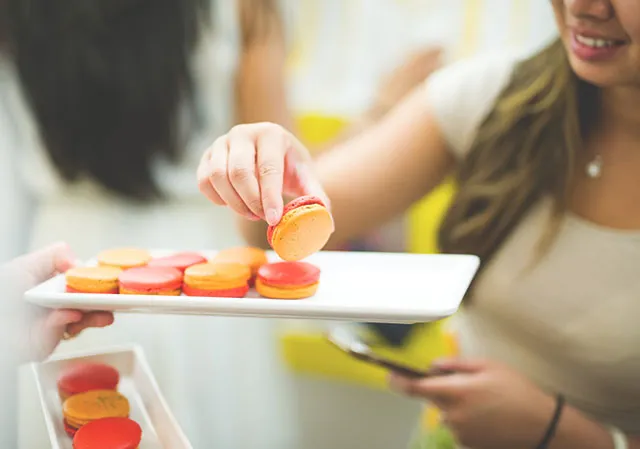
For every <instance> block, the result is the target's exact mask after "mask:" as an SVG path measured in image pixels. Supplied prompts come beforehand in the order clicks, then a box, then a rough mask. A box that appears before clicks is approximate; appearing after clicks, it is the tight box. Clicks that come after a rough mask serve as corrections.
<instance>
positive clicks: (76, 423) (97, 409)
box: [62, 390, 131, 435]
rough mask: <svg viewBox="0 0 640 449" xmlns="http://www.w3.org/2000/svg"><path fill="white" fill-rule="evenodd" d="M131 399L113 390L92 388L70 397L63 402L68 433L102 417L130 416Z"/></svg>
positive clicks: (63, 412)
mask: <svg viewBox="0 0 640 449" xmlns="http://www.w3.org/2000/svg"><path fill="white" fill-rule="evenodd" d="M130 411H131V407H130V405H129V400H128V399H127V398H126V397H124V396H123V395H122V394H120V393H118V392H117V391H113V390H92V391H87V392H86V393H80V394H76V395H74V396H71V397H69V398H68V399H67V400H66V401H64V403H63V404H62V414H63V415H64V425H65V429H66V430H67V433H68V434H70V435H71V434H73V433H75V431H77V430H78V429H80V428H81V427H82V426H84V425H86V424H88V423H90V422H92V421H95V420H97V419H102V418H128V417H129V413H130Z"/></svg>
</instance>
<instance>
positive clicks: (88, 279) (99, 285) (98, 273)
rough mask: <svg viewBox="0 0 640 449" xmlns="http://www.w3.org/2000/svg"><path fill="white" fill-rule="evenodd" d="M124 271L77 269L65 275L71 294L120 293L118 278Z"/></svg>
mask: <svg viewBox="0 0 640 449" xmlns="http://www.w3.org/2000/svg"><path fill="white" fill-rule="evenodd" d="M121 272H122V270H121V269H120V268H116V267H77V268H71V269H70V270H68V271H67V272H66V274H65V276H66V280H67V292H69V293H118V276H120V273H121Z"/></svg>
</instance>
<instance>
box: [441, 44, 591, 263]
mask: <svg viewBox="0 0 640 449" xmlns="http://www.w3.org/2000/svg"><path fill="white" fill-rule="evenodd" d="M598 102H599V90H598V89H597V88H596V87H595V86H593V85H590V84H587V83H586V82H584V81H582V80H580V79H578V78H577V76H576V75H575V74H574V73H573V71H572V70H571V67H570V66H569V61H568V59H567V55H566V52H565V49H564V48H563V44H562V42H561V41H560V40H557V41H555V42H553V43H552V44H550V45H549V46H548V47H546V48H544V49H543V50H542V51H540V52H539V53H538V54H536V55H535V56H533V57H531V58H529V59H527V60H524V61H522V62H521V63H520V64H519V65H518V66H517V67H516V68H515V69H514V73H513V75H512V78H511V80H510V82H509V84H508V85H507V87H506V88H505V89H504V90H503V92H502V93H501V94H500V95H499V97H498V99H497V101H496V103H495V105H494V108H493V110H492V111H491V112H490V113H489V114H488V116H487V117H486V119H485V120H484V122H483V123H482V125H481V127H480V129H479V131H478V134H477V137H476V139H475V141H474V143H473V145H472V148H471V150H470V152H469V154H468V157H466V158H465V159H464V161H463V162H462V163H461V165H460V167H459V170H458V172H457V177H456V181H457V193H456V194H455V195H454V198H453V201H452V204H451V206H450V208H449V210H448V212H447V213H446V215H445V218H444V220H443V222H442V225H441V228H440V232H439V236H438V237H439V245H440V249H441V250H442V251H443V252H448V253H458V254H475V255H477V256H479V257H480V258H481V260H482V262H483V266H486V263H487V262H488V261H489V260H490V259H491V258H492V257H493V256H494V254H495V253H496V251H497V250H498V249H499V248H500V246H501V245H502V244H503V243H504V241H505V239H506V238H507V237H508V236H509V235H510V234H511V232H512V231H513V230H514V228H515V227H516V225H518V223H519V222H520V221H521V219H522V218H523V216H524V215H525V214H526V213H527V212H528V211H529V209H530V208H531V206H532V205H533V204H534V203H535V202H536V201H538V200H539V199H541V198H542V197H543V196H547V195H548V196H550V197H552V199H553V203H554V214H553V220H552V222H551V223H550V224H549V228H548V230H547V231H548V232H547V233H546V237H545V239H543V241H542V242H541V247H540V248H541V249H544V248H545V247H548V245H549V244H550V243H551V241H552V239H553V236H554V233H555V231H556V230H557V227H558V225H559V223H560V221H561V219H562V216H563V212H564V211H565V210H566V207H567V201H568V198H569V197H570V194H571V187H572V184H573V177H574V176H573V171H574V167H575V160H576V156H577V155H578V154H579V152H580V151H582V149H583V142H584V140H585V138H586V137H587V133H588V131H589V129H590V128H591V126H592V124H593V123H594V120H595V119H596V114H597V112H596V111H597V110H598V107H597V106H598Z"/></svg>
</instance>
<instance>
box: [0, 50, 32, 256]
mask: <svg viewBox="0 0 640 449" xmlns="http://www.w3.org/2000/svg"><path fill="white" fill-rule="evenodd" d="M2 69H3V67H2V61H0V207H2V212H0V264H2V263H3V262H6V261H8V260H9V259H12V258H14V257H16V256H18V255H20V254H22V253H24V252H25V251H26V249H27V246H28V245H27V242H28V239H29V233H30V228H29V223H30V220H29V218H28V217H29V212H30V211H31V206H32V204H31V198H30V196H29V194H28V191H27V188H26V186H25V183H24V182H23V180H22V178H21V174H22V171H21V170H19V167H18V159H19V157H20V155H21V153H20V151H21V149H20V145H21V142H20V140H19V139H18V138H17V136H16V130H17V129H20V127H18V126H17V125H16V124H15V123H14V120H16V118H17V117H15V114H11V111H10V110H9V105H10V104H12V102H11V98H9V96H10V95H13V94H14V93H15V92H12V91H10V89H13V84H11V83H9V82H7V78H6V76H5V74H6V72H3V70H2ZM34 175H37V174H36V173H34Z"/></svg>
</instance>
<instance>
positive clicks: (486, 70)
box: [426, 53, 522, 156]
mask: <svg viewBox="0 0 640 449" xmlns="http://www.w3.org/2000/svg"><path fill="white" fill-rule="evenodd" d="M521 59H522V57H521V56H519V55H517V54H514V53H481V54H478V55H475V56H473V57H471V58H468V59H463V60H460V61H456V62H454V63H451V64H449V65H447V66H445V67H443V68H442V69H440V70H438V71H437V72H435V73H434V74H433V75H431V76H430V77H429V78H428V80H427V83H426V88H427V101H428V102H429V107H430V108H431V111H432V113H433V115H434V116H435V119H436V121H437V122H438V125H439V127H440V128H441V131H442V132H443V134H444V136H445V138H446V140H447V142H448V144H449V146H450V147H451V149H452V151H453V152H454V153H455V154H456V156H463V155H464V154H465V153H466V151H467V150H468V149H469V147H470V146H471V143H472V142H473V139H474V137H475V134H476V131H477V129H478V127H479V126H480V124H481V123H482V121H483V120H484V118H485V117H486V116H487V114H489V112H490V111H491V109H492V108H493V105H494V104H495V101H496V99H497V98H498V96H499V95H500V93H501V92H502V91H503V89H504V88H505V87H506V86H507V84H508V83H509V80H510V79H511V75H512V73H513V69H514V68H515V66H516V65H517V64H518V62H519V61H520V60H521Z"/></svg>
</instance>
